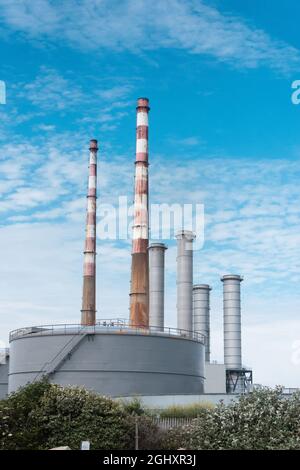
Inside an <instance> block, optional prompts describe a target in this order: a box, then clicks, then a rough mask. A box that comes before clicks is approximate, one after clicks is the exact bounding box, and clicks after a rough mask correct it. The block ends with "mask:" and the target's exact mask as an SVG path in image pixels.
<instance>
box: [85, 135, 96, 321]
mask: <svg viewBox="0 0 300 470" xmlns="http://www.w3.org/2000/svg"><path fill="white" fill-rule="evenodd" d="M89 150H90V160H89V179H88V193H87V216H86V238H85V247H84V264H83V292H82V309H81V324H82V325H94V324H95V323H96V200H97V152H98V143H97V140H95V139H92V140H91V141H90V149H89Z"/></svg>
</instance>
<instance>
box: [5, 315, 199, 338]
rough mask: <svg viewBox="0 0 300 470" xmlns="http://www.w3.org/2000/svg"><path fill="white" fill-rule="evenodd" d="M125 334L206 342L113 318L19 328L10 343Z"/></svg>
mask: <svg viewBox="0 0 300 470" xmlns="http://www.w3.org/2000/svg"><path fill="white" fill-rule="evenodd" d="M100 332H101V333H103V332H110V333H124V332H128V333H130V334H137V335H138V334H142V335H157V336H162V335H163V336H172V337H184V338H186V339H190V340H194V341H197V342H199V343H204V342H205V335H204V334H202V333H199V332H197V331H188V330H183V329H178V328H171V327H164V328H160V327H157V326H149V327H148V328H144V327H134V326H131V325H130V324H129V323H127V322H126V321H125V320H124V319H120V318H112V319H101V320H97V321H96V324H95V325H91V326H83V325H81V324H77V323H69V324H56V325H39V326H32V327H25V328H18V329H17V330H13V331H11V332H10V335H9V341H10V342H11V341H13V340H15V339H18V338H22V337H26V336H34V337H36V336H49V335H56V334H60V335H77V334H86V333H90V334H95V333H100Z"/></svg>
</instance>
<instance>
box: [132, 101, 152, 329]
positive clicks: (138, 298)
mask: <svg viewBox="0 0 300 470" xmlns="http://www.w3.org/2000/svg"><path fill="white" fill-rule="evenodd" d="M136 109H137V127H136V161H135V190H134V222H133V236H132V259H131V283H130V325H131V326H134V327H136V326H137V327H143V328H147V327H148V326H149V259H148V256H149V254H148V232H149V215H148V112H149V109H150V108H149V100H148V98H139V99H138V100H137V108H136Z"/></svg>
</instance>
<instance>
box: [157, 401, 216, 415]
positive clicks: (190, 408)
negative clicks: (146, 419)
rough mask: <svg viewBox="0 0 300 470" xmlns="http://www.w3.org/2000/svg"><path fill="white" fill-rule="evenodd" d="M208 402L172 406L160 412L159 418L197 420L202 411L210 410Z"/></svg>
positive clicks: (210, 405)
mask: <svg viewBox="0 0 300 470" xmlns="http://www.w3.org/2000/svg"><path fill="white" fill-rule="evenodd" d="M213 407H214V405H213V404H212V403H210V402H202V403H192V404H190V405H181V406H180V405H173V406H168V407H167V408H165V409H163V410H161V411H160V417H161V418H197V416H199V414H200V413H201V411H202V410H203V409H212V408H213Z"/></svg>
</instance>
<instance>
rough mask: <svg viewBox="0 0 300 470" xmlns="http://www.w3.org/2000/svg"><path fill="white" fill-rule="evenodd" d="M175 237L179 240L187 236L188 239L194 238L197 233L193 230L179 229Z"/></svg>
mask: <svg viewBox="0 0 300 470" xmlns="http://www.w3.org/2000/svg"><path fill="white" fill-rule="evenodd" d="M175 238H177V240H178V239H182V238H187V239H188V240H194V238H196V235H195V233H194V232H192V231H191V230H179V231H178V232H177V233H176V235H175Z"/></svg>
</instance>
